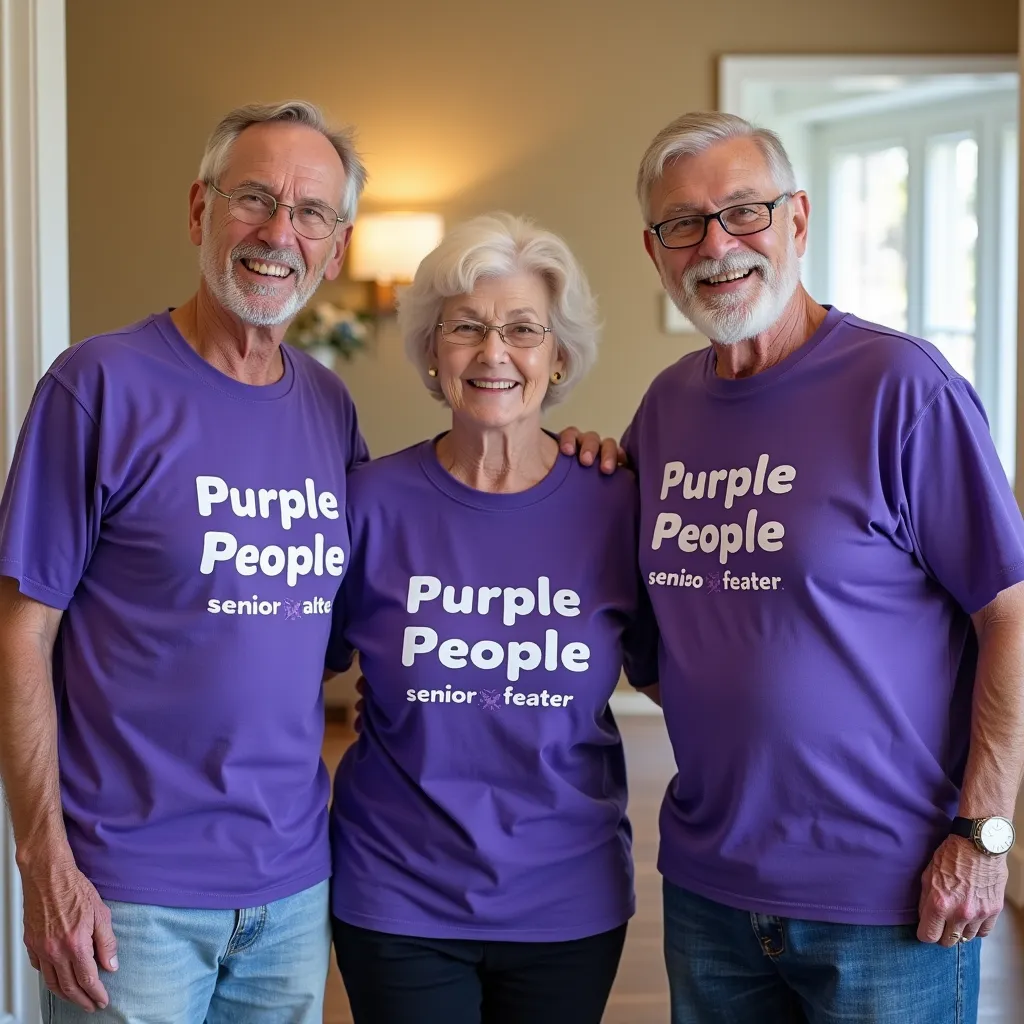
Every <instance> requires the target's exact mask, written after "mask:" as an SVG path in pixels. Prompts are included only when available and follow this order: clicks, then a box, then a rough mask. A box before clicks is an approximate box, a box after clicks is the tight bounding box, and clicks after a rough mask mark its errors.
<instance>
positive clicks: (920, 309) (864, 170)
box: [807, 90, 1017, 477]
mask: <svg viewBox="0 0 1024 1024" xmlns="http://www.w3.org/2000/svg"><path fill="white" fill-rule="evenodd" d="M1016 125H1017V101H1016V90H1012V91H1011V90H1003V91H999V92H995V93H990V94H984V95H979V96H967V97H963V98H960V99H957V100H954V101H949V100H944V101H942V102H934V103H931V104H928V103H923V104H918V105H915V106H913V107H908V108H907V109H902V110H896V111H892V112H886V111H882V112H872V113H870V114H867V115H861V116H855V117H844V118H841V119H836V120H834V121H829V122H822V123H819V124H815V125H812V126H810V127H809V132H808V146H809V164H810V168H811V187H810V188H809V191H810V194H811V198H812V201H813V200H814V199H815V197H818V201H817V202H816V203H815V217H816V218H817V225H816V233H815V234H814V235H812V247H813V249H814V258H813V263H812V264H811V266H810V268H809V271H808V275H807V276H808V285H809V287H810V289H811V291H812V292H813V293H814V294H815V296H816V297H817V298H819V299H820V300H821V301H825V302H828V303H831V304H834V305H836V306H838V307H839V308H840V309H843V310H845V311H849V312H852V313H855V314H856V315H857V316H860V317H862V318H863V319H866V320H872V321H874V322H876V323H880V324H884V325H885V326H888V327H893V328H895V329H897V330H900V331H907V332H908V333H910V334H913V335H916V336H918V337H922V338H926V339H927V340H929V341H931V342H932V343H933V344H934V345H935V346H936V347H937V348H938V349H939V351H940V352H942V354H943V355H944V356H945V357H946V359H947V360H948V361H949V362H950V364H951V365H952V366H953V368H954V369H955V370H956V371H957V372H958V373H960V374H962V375H963V376H964V377H966V378H967V380H969V381H970V382H971V383H972V384H973V385H974V387H975V388H976V389H977V391H978V393H979V395H980V396H981V399H982V402H983V403H984V405H985V408H986V410H987V412H988V414H989V421H990V424H991V427H992V433H993V437H994V439H995V442H996V446H997V448H998V450H999V454H1000V458H1001V459H1002V462H1003V465H1004V468H1005V469H1006V470H1007V472H1008V473H1009V474H1010V475H1011V477H1012V474H1013V467H1014V448H1015V445H1014V438H1015V433H1016V430H1015V422H1014V421H1015V382H1016V289H1017V280H1016V278H1017V257H1016V253H1017V210H1016V203H1017V198H1016V193H1017V127H1016ZM815 217H812V230H815Z"/></svg>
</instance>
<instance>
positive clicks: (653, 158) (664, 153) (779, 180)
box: [636, 111, 797, 220]
mask: <svg viewBox="0 0 1024 1024" xmlns="http://www.w3.org/2000/svg"><path fill="white" fill-rule="evenodd" d="M729 139H752V140H753V141H754V142H755V143H756V144H757V146H758V148H759V149H760V150H761V152H762V154H764V159H765V162H766V163H767V164H768V170H769V172H770V173H771V175H772V178H773V179H774V180H775V184H776V185H777V186H778V187H779V188H780V189H781V190H782V191H783V192H795V191H796V190H797V186H796V175H795V174H794V173H793V164H792V163H791V162H790V159H789V155H788V154H787V153H786V147H785V146H783V144H782V139H780V138H779V137H778V135H776V134H775V132H773V131H771V130H770V129H768V128H761V127H758V126H757V125H754V124H751V123H750V122H749V121H746V120H744V119H743V118H742V117H738V116H737V115H736V114H725V113H721V112H719V111H695V112H692V113H689V114H683V116H682V117H677V118H676V119H675V120H674V121H673V122H672V123H671V124H669V125H666V126H665V127H664V128H662V130H661V131H660V132H658V134H657V135H655V136H654V141H653V142H652V143H651V144H650V145H649V146H648V147H647V152H646V153H644V158H643V160H641V161H640V170H639V172H638V173H637V176H636V196H637V199H639V200H640V207H641V209H642V210H643V214H644V219H645V220H649V219H650V213H651V211H650V205H649V204H650V199H651V189H653V188H654V185H655V182H657V181H658V179H659V178H660V177H661V176H662V174H664V173H665V165H666V164H668V163H669V162H670V161H672V160H675V159H676V158H678V157H681V156H696V155H697V154H698V153H703V152H705V151H706V150H708V149H710V148H711V147H712V146H714V145H716V144H718V143H719V142H726V141H727V140H729Z"/></svg>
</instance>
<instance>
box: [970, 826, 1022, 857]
mask: <svg viewBox="0 0 1024 1024" xmlns="http://www.w3.org/2000/svg"><path fill="white" fill-rule="evenodd" d="M978 839H979V841H980V842H981V845H982V846H983V847H984V848H985V849H986V850H987V851H988V852H989V853H996V854H998V853H1006V851H1007V850H1009V849H1010V847H1011V846H1013V825H1011V824H1010V822H1008V821H1007V820H1006V818H989V819H988V820H987V821H986V822H985V823H984V824H983V825H982V826H981V830H980V832H979V833H978Z"/></svg>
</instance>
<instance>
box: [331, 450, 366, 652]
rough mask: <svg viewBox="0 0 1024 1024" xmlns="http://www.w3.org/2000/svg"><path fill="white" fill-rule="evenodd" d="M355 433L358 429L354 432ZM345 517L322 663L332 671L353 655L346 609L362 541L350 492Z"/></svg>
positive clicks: (356, 581) (354, 584)
mask: <svg viewBox="0 0 1024 1024" xmlns="http://www.w3.org/2000/svg"><path fill="white" fill-rule="evenodd" d="M356 436H358V431H357V432H356ZM346 504H347V507H346V509H345V517H346V519H347V520H348V532H349V558H348V567H347V568H346V569H345V574H344V576H342V579H341V586H340V587H339V588H338V593H337V596H336V597H335V600H334V607H333V608H332V610H331V635H330V637H329V638H328V641H327V653H326V655H325V657H324V664H325V666H326V667H327V668H328V669H330V670H331V671H332V672H347V671H348V669H349V668H350V667H351V665H352V659H353V658H354V657H355V648H353V646H352V645H351V644H350V643H349V641H348V630H349V619H350V609H351V608H352V607H353V602H356V601H358V597H357V596H355V595H354V593H353V591H354V590H355V589H356V588H357V587H358V586H359V579H358V577H359V573H360V571H361V570H360V567H361V564H362V551H361V548H362V543H361V537H360V536H359V532H358V530H359V527H358V524H357V521H356V517H354V516H353V514H352V511H353V510H352V496H351V492H350V493H349V497H348V500H347V503H346Z"/></svg>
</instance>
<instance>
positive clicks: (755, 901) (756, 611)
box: [624, 309, 1024, 924]
mask: <svg viewBox="0 0 1024 1024" xmlns="http://www.w3.org/2000/svg"><path fill="white" fill-rule="evenodd" d="M624 443H625V445H626V448H627V450H628V452H629V453H630V455H631V456H632V458H633V460H634V463H635V465H636V467H637V471H638V474H639V478H640V487H641V505H642V528H641V540H640V563H641V569H642V571H643V574H644V578H645V581H646V583H647V587H648V592H649V594H650V597H651V601H652V604H653V606H654V609H655V612H656V615H657V619H658V625H659V628H660V632H661V637H662V644H663V646H662V657H661V693H662V700H663V703H664V709H665V718H666V720H667V723H668V729H669V732H670V735H671V738H672V744H673V748H674V751H675V756H676V762H677V765H678V768H679V774H678V775H677V776H676V777H675V778H674V779H673V781H672V782H671V784H670V785H669V789H668V793H667V795H666V799H665V803H664V805H663V809H662V815H661V831H662V845H661V855H660V861H659V867H660V869H661V871H662V873H663V874H664V875H665V876H666V878H668V879H669V880H670V881H671V882H673V883H675V884H676V885H679V886H681V887H683V888H686V889H689V890H691V891H693V892H696V893H698V894H700V895H702V896H705V897H707V898H709V899H712V900H716V901H718V902H720V903H723V904H726V905H729V906H733V907H738V908H742V909H746V910H750V911H759V912H763V913H771V914H780V915H785V916H790V917H802V918H808V919H813V920H825V921H836V922H851V923H858V922H860V923H867V924H900V923H909V922H912V921H915V920H916V918H917V902H918V897H919V893H920V876H921V872H922V871H923V870H924V868H925V866H926V864H927V862H928V861H929V859H930V858H931V855H932V853H933V852H934V850H935V848H936V847H937V846H938V845H939V843H940V842H941V841H942V839H943V838H944V837H945V836H946V834H947V833H948V830H949V824H950V818H951V816H952V815H954V814H955V813H956V808H957V802H958V796H959V785H960V783H961V781H962V777H963V769H964V763H965V760H966V753H967V747H968V740H969V731H970V700H971V692H972V688H973V680H974V665H975V658H976V640H975V637H974V632H973V628H972V627H971V623H970V619H969V615H970V614H972V613H974V612H976V611H978V610H979V609H980V608H982V607H983V606H984V605H986V604H987V603H988V602H990V601H991V600H992V599H993V598H995V596H996V595H997V594H998V593H999V592H1000V591H1001V590H1003V589H1004V588H1006V587H1008V586H1010V585H1012V584H1014V583H1016V582H1018V581H1019V580H1021V579H1024V527H1022V522H1021V516H1020V513H1019V511H1018V509H1017V505H1016V503H1015V501H1014V498H1013V494H1012V493H1011V491H1010V488H1009V486H1008V484H1007V481H1006V476H1005V474H1004V472H1003V469H1002V468H1001V466H1000V464H999V460H998V458H997V456H996V452H995V449H994V446H993V444H992V441H991V438H990V436H989V431H988V426H987V421H986V419H985V416H984V413H983V411H982V409H981V406H980V404H979V401H978V398H977V396H976V395H975V393H974V391H973V390H972V389H971V387H970V385H969V384H968V383H967V382H966V381H965V380H963V378H961V377H958V376H957V375H956V374H955V373H954V371H953V370H952V369H951V368H950V366H949V365H948V363H947V362H946V361H945V360H944V359H943V358H942V356H941V355H939V353H938V352H937V350H936V349H935V348H934V347H933V346H931V345H929V344H928V343H926V342H922V341H919V340H917V339H914V338H910V337H908V336H906V335H903V334H899V333H897V332H895V331H890V330H887V329H886V328H883V327H877V326H875V325H873V324H868V323H865V322H863V321H861V320H858V319H856V318H854V317H852V316H848V315H844V314H842V313H840V312H839V311H838V310H835V309H831V310H829V311H828V314H827V317H826V319H825V322H824V323H823V324H822V325H821V327H820V329H819V330H818V331H817V332H816V333H815V334H814V336H813V337H812V338H811V339H810V340H809V341H808V342H807V343H806V344H805V345H804V346H803V347H801V348H800V349H799V350H797V351H796V352H795V353H793V354H792V355H791V356H789V358H787V359H785V360H784V361H783V362H781V363H779V364H778V365H777V366H774V367H772V368H771V369H769V370H767V371H765V372H764V373H759V374H756V375H754V376H752V377H747V378H743V379H738V380H724V379H722V378H719V377H717V376H716V375H715V357H714V351H713V350H712V349H706V350H703V351H700V352H696V353H693V354H691V355H688V356H686V357H684V358H683V359H681V360H680V361H679V362H678V363H676V364H675V365H674V366H671V367H669V368H668V369H667V370H665V371H664V372H663V373H662V374H661V375H660V376H659V377H658V378H657V379H656V380H655V381H654V383H653V384H652V385H651V388H650V390H649V391H648V392H647V394H646V396H645V397H644V399H643V402H642V403H641V405H640V408H639V410H638V412H637V414H636V417H635V418H634V420H633V423H632V425H631V426H630V428H629V430H628V431H627V436H626V438H625V439H624Z"/></svg>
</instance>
